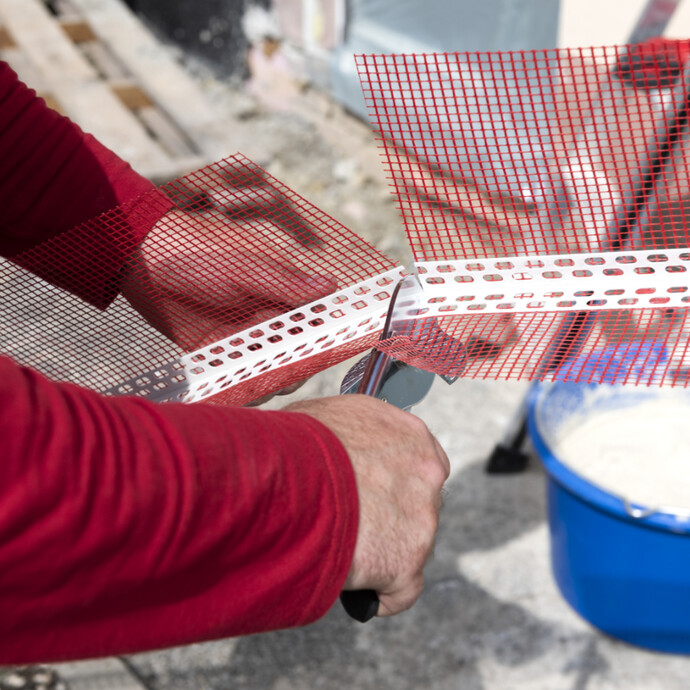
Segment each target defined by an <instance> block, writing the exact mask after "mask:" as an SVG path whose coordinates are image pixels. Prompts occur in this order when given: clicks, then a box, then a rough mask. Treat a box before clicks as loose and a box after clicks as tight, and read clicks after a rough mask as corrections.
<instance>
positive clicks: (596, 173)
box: [0, 40, 690, 403]
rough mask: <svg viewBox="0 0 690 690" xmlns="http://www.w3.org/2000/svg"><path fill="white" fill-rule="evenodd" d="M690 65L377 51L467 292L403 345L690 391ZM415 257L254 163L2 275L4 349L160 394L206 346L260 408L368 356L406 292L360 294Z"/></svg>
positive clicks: (375, 97) (427, 228) (560, 55)
mask: <svg viewBox="0 0 690 690" xmlns="http://www.w3.org/2000/svg"><path fill="white" fill-rule="evenodd" d="M689 52H690V49H689V44H688V43H687V42H670V41H661V40H656V41H652V42H649V43H646V44H644V45H640V46H628V47H618V48H607V49H588V50H551V51H533V52H520V53H491V54H459V53H458V54H434V55H392V56H359V57H358V58H357V62H358V67H359V72H360V75H361V79H362V85H363V89H364V94H365V98H366V101H367V103H368V107H369V110H370V113H371V116H372V120H373V122H374V125H375V127H376V128H377V129H378V132H379V134H380V137H381V141H382V144H383V145H382V153H383V157H384V165H385V168H386V171H387V173H388V176H389V178H390V180H391V182H392V187H393V189H394V191H395V194H396V196H397V200H398V204H399V208H400V212H401V215H402V220H403V225H404V228H405V231H406V233H407V236H408V238H409V242H410V245H411V248H412V250H413V253H414V256H415V259H416V261H417V262H418V266H419V268H420V275H421V278H422V280H423V282H425V284H426V286H427V288H431V287H438V284H445V285H446V286H447V287H449V290H448V292H447V293H446V294H443V293H439V292H438V291H437V292H435V293H434V294H435V295H436V296H434V297H433V298H429V300H428V302H427V306H428V308H429V309H430V311H431V312H432V313H435V314H436V315H435V316H434V317H433V318H431V317H427V316H425V315H424V314H425V313H427V312H426V311H424V312H423V313H421V314H418V315H417V316H418V317H419V318H417V319H416V323H415V326H414V328H411V329H408V330H407V331H406V335H405V336H404V337H403V336H400V337H397V338H394V339H392V340H389V341H387V342H386V343H383V344H382V345H381V347H382V348H383V349H386V350H388V351H389V352H391V353H392V354H393V355H394V356H396V357H398V358H399V359H402V360H403V361H407V362H409V363H412V364H415V365H417V366H421V367H423V368H426V369H430V370H432V371H436V372H437V373H441V374H446V375H450V376H471V377H484V378H513V379H521V378H523V379H524V378H528V379H531V378H555V379H561V380H571V381H596V382H626V383H637V384H640V383H642V384H651V383H653V384H671V385H683V386H685V385H688V384H689V383H690V355H688V333H690V323H687V321H688V319H687V308H686V307H685V306H684V304H685V303H686V302H687V303H688V304H690V292H689V291H688V288H689V285H688V280H687V275H688V267H689V266H690V249H688V251H687V252H686V251H685V248H687V247H688V246H689V245H690V238H689V237H688V230H687V222H686V217H687V215H688V213H690V193H689V192H688V180H689V178H690V176H689V175H688V139H689V135H688V91H689V90H688V83H689V82H688V68H687V66H686V65H687V62H688V54H689ZM151 226H153V229H152V230H150V232H148V230H149V229H150V228H151ZM146 232H148V234H147V236H146V239H145V240H144V242H143V244H142V243H141V238H142V235H143V234H144V233H146ZM635 252H637V253H635ZM605 254H608V255H607V256H605ZM556 255H559V258H558V259H557V260H555V259H552V260H550V261H551V263H550V264H549V265H550V268H548V270H547V269H546V268H543V266H545V264H544V261H543V260H544V259H545V258H546V257H553V256H556ZM585 255H586V258H580V259H578V257H584V256H585ZM516 257H517V258H516ZM439 262H441V263H443V262H446V263H447V265H445V266H441V265H440V263H439ZM123 265H124V266H125V269H122V266H123ZM433 265H436V269H437V272H436V273H433V270H436V269H434V268H433ZM520 265H521V266H522V268H520ZM429 266H431V267H432V268H429ZM487 267H489V269H490V270H485V269H486V268H487ZM514 267H515V270H513V268H514ZM540 267H541V268H540ZM393 268H395V264H394V262H392V261H391V260H389V259H388V258H387V257H385V256H384V255H383V254H382V253H381V252H379V251H377V250H376V249H375V248H373V247H371V246H369V245H368V244H367V243H366V242H364V241H363V240H362V239H361V238H359V237H358V236H356V235H355V234H354V233H352V232H350V231H348V230H347V229H346V228H344V227H343V226H342V225H340V224H338V223H337V222H336V221H334V220H333V219H332V218H330V217H328V216H327V215H325V214H324V213H322V212H321V211H319V210H318V209H317V208H315V207H314V206H312V205H310V204H309V203H307V202H306V201H305V200H304V199H303V198H301V197H300V196H298V195H297V194H295V193H294V192H292V191H291V190H290V189H288V188H287V187H285V186H284V185H282V184H281V183H279V182H278V181H277V180H275V179H273V178H272V177H270V176H269V175H268V174H267V173H266V172H265V171H263V170H261V169H260V168H258V167H257V166H256V165H254V164H252V163H251V162H250V161H248V160H246V159H244V158H242V157H240V156H235V157H233V158H230V159H227V160H225V161H221V162H219V163H217V164H214V165H212V166H209V167H207V168H204V169H203V170H200V171H198V172H196V173H193V174H191V175H188V176H186V177H184V178H182V179H180V180H177V181H175V182H172V183H170V184H168V185H166V186H164V187H163V188H161V190H153V191H152V192H150V193H149V194H147V195H144V196H143V197H141V198H139V199H136V200H134V201H132V202H130V203H128V204H126V205H123V206H122V207H120V208H118V209H114V210H113V211H111V212H109V213H107V214H105V215H104V216H102V217H100V218H97V219H94V220H92V221H89V222H88V223H85V224H84V225H82V226H79V227H78V228H74V229H73V230H70V231H69V232H67V233H64V234H62V235H60V236H59V237H58V238H56V239H55V240H54V241H52V242H48V243H44V244H43V245H40V246H38V247H36V248H34V249H32V250H31V251H28V252H25V253H24V254H21V255H19V256H16V257H13V258H12V261H11V262H10V261H4V262H2V263H1V264H0V285H1V286H2V288H1V289H2V291H3V300H2V301H1V302H0V309H2V317H3V323H4V324H5V328H4V330H3V331H2V333H0V348H2V350H3V351H4V352H6V353H8V354H10V355H12V356H14V357H15V358H16V359H17V360H19V361H20V362H23V363H25V364H28V365H31V366H34V367H36V368H38V369H40V370H42V371H44V372H46V373H47V374H49V375H50V376H51V377H53V378H55V379H58V380H69V381H74V382H77V383H80V384H82V385H86V386H89V387H91V388H95V389H97V390H109V389H113V388H114V387H115V388H117V387H118V386H119V385H120V384H121V383H122V382H123V381H125V382H127V384H126V386H120V387H119V389H118V390H119V392H128V391H130V390H131V391H134V392H138V393H139V394H145V393H144V392H142V391H141V390H140V391H137V389H136V386H137V385H138V384H137V382H136V381H134V382H132V381H131V380H132V378H133V377H135V378H136V377H139V378H140V379H141V380H142V381H143V382H144V383H145V384H146V385H148V384H149V383H151V380H150V379H151V377H150V376H141V373H142V372H151V371H152V370H154V369H155V368H156V367H163V366H164V365H167V364H169V363H170V362H173V363H175V362H176V361H177V360H178V359H179V358H180V357H182V359H183V360H184V357H183V355H184V353H188V352H195V351H196V352H195V354H194V355H193V358H192V359H191V366H190V371H191V374H194V375H197V374H196V373H195V363H196V368H198V369H199V370H204V371H205V367H206V368H208V369H209V370H212V369H213V367H214V366H218V367H219V368H218V369H217V371H216V373H212V374H210V375H209V383H208V384H207V383H205V382H202V383H200V384H199V389H200V390H203V387H204V386H206V385H209V386H211V387H209V388H208V391H213V392H216V391H217V390H221V389H222V392H221V393H220V394H218V395H215V398H214V399H215V400H219V401H222V402H230V403H245V402H248V401H250V400H252V399H255V398H257V397H260V396H262V395H264V394H266V393H268V392H272V391H275V390H276V389H279V388H281V387H284V386H287V385H289V384H291V383H294V382H296V381H298V380H301V379H303V378H306V377H307V376H309V375H311V374H313V373H315V372H317V371H320V370H322V369H325V368H327V367H328V366H331V365H332V364H334V363H336V362H339V361H341V360H343V359H346V358H348V357H350V356H352V355H354V354H356V353H358V352H360V351H362V350H364V349H366V348H368V347H370V346H371V345H372V344H373V342H374V340H375V339H376V337H377V335H378V331H380V326H377V324H379V323H380V319H381V317H382V316H385V309H384V312H383V314H377V313H376V312H377V309H378V306H377V304H376V300H384V298H386V297H389V296H390V293H389V292H388V290H389V288H388V287H385V285H384V283H383V282H382V283H381V284H380V285H381V287H379V285H378V284H376V285H374V286H373V287H372V286H369V287H366V286H364V287H362V281H368V280H370V279H373V278H376V279H377V280H378V278H380V277H381V276H382V275H383V274H386V272H390V271H391V270H392V269H393ZM528 269H529V270H528ZM430 271H431V272H430ZM444 271H445V272H446V273H443V272H444ZM472 271H483V272H481V273H475V274H474V275H477V276H479V275H481V277H479V278H473V273H472ZM506 271H508V273H506ZM446 274H447V276H449V277H447V278H444V277H443V276H444V275H446ZM39 276H40V277H39ZM631 277H632V279H631ZM659 277H663V278H664V280H660V281H659V280H657V281H656V282H654V281H655V279H656V278H659ZM508 278H509V279H508ZM42 279H46V280H48V281H49V282H48V283H46V282H44V281H43V280H42ZM638 279H639V281H640V282H639V283H636V282H635V281H637V280H638ZM386 280H387V281H389V282H390V281H391V280H392V279H391V277H390V276H388V277H387V278H386ZM444 281H448V282H446V283H444ZM516 281H521V282H520V285H519V288H518V287H516V284H517V283H516ZM559 281H560V282H559ZM616 281H619V282H618V283H617V282H616ZM650 281H651V282H650ZM432 283H435V285H433V286H432ZM461 283H462V284H463V289H464V291H463V292H461V293H457V291H455V292H453V291H452V290H450V287H452V286H453V285H459V284H461ZM468 285H469V286H470V287H469V288H468ZM353 286H355V287H354V290H353V292H352V294H351V295H350V296H349V297H347V296H344V295H343V293H342V292H338V291H342V290H343V289H345V288H348V289H349V288H350V287H353ZM511 286H512V287H511ZM360 290H361V292H358V291H360ZM685 293H688V295H687V296H686V295H685ZM360 294H361V295H362V298H361V299H360V296H359V295H360ZM548 300H551V301H548ZM309 304H311V306H310V307H306V306H305V308H304V312H305V313H304V314H295V313H294V310H295V309H296V308H298V310H299V309H301V308H302V306H303V305H309ZM381 304H382V305H383V306H384V307H385V304H383V301H382V302H381ZM547 304H548V305H549V306H548V307H545V305H547ZM372 305H373V307H372ZM669 305H670V306H669ZM360 307H362V308H363V307H366V308H367V309H369V311H367V314H368V316H367V317H366V318H364V317H360V318H358V317H357V309H359V308H360ZM434 308H436V309H437V311H436V312H433V309H434ZM379 311H380V310H379ZM363 313H364V312H362V314H363ZM281 315H288V317H286V318H284V319H283V321H286V322H287V321H288V320H289V318H302V319H303V320H304V321H303V323H304V324H306V326H304V327H303V326H301V325H299V324H296V325H293V324H292V323H289V324H287V325H285V324H283V323H282V322H280V318H279V317H280V316H281ZM276 319H277V321H276ZM328 319H330V320H331V321H332V322H333V323H334V324H335V325H334V326H333V330H332V331H329V332H328V333H326V332H325V331H319V332H318V334H317V330H316V329H317V328H319V327H320V326H321V325H323V324H324V323H325V321H327V320H328ZM338 319H342V322H338V323H342V324H345V323H346V322H348V319H349V320H350V321H351V322H352V323H353V324H355V327H354V329H353V330H352V331H347V327H346V326H343V327H340V326H339V325H338V323H336V322H337V320H338ZM377 319H378V320H377ZM271 320H273V321H271ZM279 322H280V323H279ZM326 325H327V326H328V325H329V324H326ZM274 327H275V328H277V329H281V328H283V329H284V330H278V331H275V332H274V331H272V330H271V329H272V328H274ZM312 327H313V329H314V330H313V332H314V334H315V335H314V336H313V338H312V339H311V340H309V334H310V333H311V332H312V331H310V330H309V329H310V328H312ZM377 328H378V330H376V329H377ZM358 329H359V330H358ZM346 331H347V333H346ZM297 332H299V334H300V335H299V337H300V338H304V341H303V342H302V341H300V343H301V344H298V345H295V347H294V349H293V350H291V351H290V352H287V350H284V348H285V347H286V342H287V340H288V339H289V337H292V334H293V333H297ZM161 333H162V334H164V336H165V337H163V335H161ZM243 333H244V335H243V336H242V337H237V338H235V340H236V341H237V343H240V341H242V343H241V345H242V347H243V348H244V349H243V350H242V351H240V350H234V349H233V348H235V344H233V343H234V341H233V339H232V338H229V336H233V335H234V334H240V335H242V334H243ZM343 333H345V335H343ZM281 334H282V335H281ZM338 337H340V338H341V339H342V342H341V341H340V340H338ZM348 338H351V339H349V340H348ZM219 341H222V342H223V343H225V344H224V345H223V346H220V345H218V342H219ZM211 345H213V346H212V347H211ZM199 348H202V350H201V351H199ZM327 348H330V349H327ZM257 353H258V354H257ZM221 355H222V357H224V358H225V359H222V357H221ZM250 355H251V357H254V359H251V357H250ZM254 355H256V356H254ZM216 356H218V357H219V359H218V360H217V361H216V360H214V357H216ZM235 357H239V358H241V357H246V359H245V360H242V361H243V362H244V361H246V362H247V365H246V367H245V368H243V367H242V366H240V367H239V370H237V368H236V370H235V371H234V373H233V374H232V377H231V376H230V375H229V374H228V372H227V371H225V370H223V371H221V370H222V369H223V367H225V365H224V364H223V362H229V361H232V360H233V358H235ZM194 358H197V359H194ZM178 364H179V362H178ZM221 365H222V366H221ZM175 371H176V370H173V375H174V374H175ZM166 375H167V374H166ZM204 375H205V374H204ZM155 376H156V374H155V373H154V376H153V378H154V379H155ZM182 378H183V379H184V377H182ZM166 380H167V379H166ZM172 384H174V385H172ZM172 384H170V381H168V383H165V384H164V383H163V381H162V379H161V381H159V383H158V384H156V385H160V386H164V385H172V387H173V388H174V387H175V385H176V384H175V378H174V376H173V378H172ZM214 386H215V387H214ZM223 387H224V388H223Z"/></svg>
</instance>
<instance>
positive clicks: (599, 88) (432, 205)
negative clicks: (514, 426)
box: [356, 39, 690, 385]
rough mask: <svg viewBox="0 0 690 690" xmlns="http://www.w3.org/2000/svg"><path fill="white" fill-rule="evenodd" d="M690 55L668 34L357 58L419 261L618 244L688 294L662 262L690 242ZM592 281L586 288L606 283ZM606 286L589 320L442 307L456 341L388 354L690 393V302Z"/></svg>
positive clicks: (456, 367)
mask: <svg viewBox="0 0 690 690" xmlns="http://www.w3.org/2000/svg"><path fill="white" fill-rule="evenodd" d="M688 53H689V44H688V42H686V41H682V42H679V41H666V40H659V39H657V40H654V41H650V42H648V43H645V44H641V45H636V46H623V47H613V48H599V49H575V50H549V51H535V52H516V53H488V54H487V53H474V54H466V53H464V54H463V53H452V54H420V55H363V56H358V57H357V58H356V59H357V64H358V70H359V74H360V79H361V82H362V87H363V91H364V97H365V101H366V104H367V107H368V111H369V113H370V117H371V120H372V122H373V124H374V127H375V128H376V129H377V130H378V133H379V135H380V138H381V141H382V155H383V158H384V166H385V169H386V171H387V174H388V175H389V179H390V181H391V185H392V188H393V190H394V192H395V194H396V196H397V200H398V204H399V208H400V211H401V214H402V218H403V222H404V226H405V230H406V232H407V236H408V238H409V242H410V245H411V248H412V250H413V253H414V256H415V258H416V260H417V261H418V262H423V261H459V262H462V261H463V260H466V259H472V260H477V259H491V258H497V259H499V258H505V257H515V256H518V257H523V256H530V257H535V256H536V257H537V259H536V260H535V263H536V264H538V256H539V255H551V254H579V253H596V252H621V260H623V259H622V256H623V254H624V253H625V252H626V251H630V250H650V251H653V252H654V253H655V256H656V257H658V258H657V259H656V260H658V261H660V262H661V265H660V266H659V268H657V269H656V270H659V271H663V270H664V269H665V270H667V271H670V270H674V271H677V272H678V273H679V275H678V281H677V284H676V285H675V286H674V287H673V288H672V289H673V290H674V291H676V292H679V291H680V292H684V291H687V290H688V280H687V278H686V277H685V276H686V275H687V273H686V270H687V267H686V266H685V265H678V266H667V267H664V266H663V262H664V261H665V260H666V257H665V255H664V254H663V250H666V249H670V248H684V247H688V246H689V245H690V239H689V238H688V229H687V227H688V226H687V219H688V218H689V217H690V213H689V211H690V190H689V186H688V181H689V178H690V176H689V174H688V89H687V86H688V73H689V70H688ZM680 256H681V260H682V261H685V260H687V259H690V253H689V254H687V255H686V254H681V255H680ZM650 260H651V258H650ZM645 270H650V269H645ZM681 273H684V274H685V275H680V274H681ZM589 274H590V276H593V277H591V278H587V279H586V280H584V281H583V283H582V293H581V294H582V295H586V290H587V287H588V285H587V280H596V276H597V273H596V271H590V272H589ZM422 277H423V275H422ZM545 277H549V276H545ZM612 287H615V286H612ZM476 289H477V295H478V299H479V300H480V301H481V300H489V299H491V298H494V299H501V300H503V301H505V302H506V303H508V304H510V300H511V299H513V298H514V297H515V296H514V295H510V294H504V291H503V290H501V285H500V284H499V283H492V284H491V285H488V284H484V285H477V288H476ZM523 290H524V291H526V292H527V291H529V290H530V287H529V285H525V287H524V288H523ZM482 291H484V292H482ZM484 293H486V294H484ZM489 293H491V294H490V295H489ZM689 294H690V293H689ZM606 295H607V297H606V299H604V300H600V301H599V302H596V303H593V304H592V305H590V306H600V305H601V306H602V309H601V310H600V311H598V312H597V311H593V312H587V314H585V313H584V312H574V311H571V312H570V313H558V312H555V311H550V312H547V311H541V312H539V313H537V312H536V311H535V312H533V313H530V312H529V309H523V310H522V311H520V310H515V311H513V312H512V313H506V314H496V315H489V314H487V315H486V316H482V315H481V314H478V313H477V312H470V313H466V315H457V316H451V315H449V316H447V317H445V316H444V318H443V319H442V321H441V322H439V324H436V325H440V326H441V327H442V329H443V331H444V332H445V337H443V338H440V339H437V340H438V342H437V343H436V344H435V345H433V346H432V347H430V346H429V342H425V340H424V338H421V339H418V342H412V341H411V340H410V338H400V339H398V340H396V341H393V342H390V343H388V345H387V346H386V347H387V348H388V349H389V350H390V351H391V352H393V353H394V354H396V355H397V356H399V357H400V358H402V359H404V360H407V361H410V362H412V363H416V364H418V365H421V366H424V367H425V368H430V369H432V370H434V371H437V372H438V373H444V374H452V375H458V374H461V375H464V376H476V377H479V376H481V377H491V378H543V377H546V376H554V375H556V376H560V377H562V378H567V379H573V380H575V379H576V380H581V381H621V382H622V381H628V382H635V383H670V384H681V385H686V384H687V382H688V379H689V377H688V374H689V372H690V368H689V365H690V360H689V358H688V357H687V356H686V350H687V343H688V337H687V332H688V331H687V328H688V326H690V322H688V320H687V318H686V317H687V312H686V310H685V308H682V307H679V308H674V309H670V308H663V307H662V305H663V304H664V301H665V299H666V298H665V297H664V295H663V294H661V293H659V294H658V300H656V302H655V301H654V300H652V301H653V302H654V303H655V305H656V304H658V305H659V308H651V309H630V310H625V311H623V310H619V309H615V308H612V305H613V304H614V302H612V300H614V299H615V300H616V302H615V306H618V305H619V304H620V305H621V306H632V305H634V304H635V303H636V302H637V301H639V300H638V299H637V296H636V295H635V290H628V291H627V292H626V294H625V295H622V296H621V295H620V294H619V293H618V292H617V291H616V290H611V291H609V292H607V293H606ZM535 299H537V300H538V299H539V296H536V297H535ZM655 299H656V298H655ZM684 299H685V300H690V297H687V298H684ZM607 302H608V303H607ZM605 303H607V304H605ZM559 306H563V307H564V311H565V309H567V308H568V303H565V302H564V303H563V304H562V305H559ZM604 306H605V307H606V308H605V309H604V308H603V307H604ZM460 307H462V305H460ZM451 309H456V311H461V309H458V305H449V311H450V310H451ZM421 332H424V329H421ZM427 334H428V329H427ZM554 372H558V373H556V374H555V373H554Z"/></svg>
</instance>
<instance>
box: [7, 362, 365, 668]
mask: <svg viewBox="0 0 690 690" xmlns="http://www.w3.org/2000/svg"><path fill="white" fill-rule="evenodd" d="M2 381H3V384H2V388H1V389H0V406H1V408H2V414H1V415H0V439H2V441H0V443H2V444H4V446H5V447H4V448H3V450H2V455H3V458H5V460H4V462H3V464H2V466H1V467H0V473H1V474H2V481H1V482H0V487H2V488H1V489H0V490H1V491H2V493H3V499H2V503H3V506H4V510H3V511H2V513H1V515H2V517H1V518H0V592H2V597H3V602H2V609H3V616H2V620H0V663H2V662H5V663H21V662H30V661H33V660H50V659H61V658H75V657H84V656H95V655H104V654H115V653H122V652H131V651H136V650H142V649H147V648H154V647H161V646H169V645H176V644H183V643H186V642H192V641H198V640H201V639H210V638H213V637H220V636H229V635H237V634H246V633H250V632H257V631H261V630H268V629H273V628H279V627H288V626H292V625H299V624H303V623H306V622H309V621H311V620H314V619H316V618H318V617H319V616H320V615H322V614H323V613H324V612H325V611H326V610H327V609H328V608H329V606H330V605H331V604H332V603H333V601H335V599H336V597H337V594H338V592H339V591H340V589H341V587H342V585H343V582H344V581H345V578H346V576H347V573H348V569H349V566H350V561H351V558H352V553H353V550H354V545H355V540H356V531H357V492H356V488H355V483H354V477H353V473H352V468H351V466H350V463H349V460H348V458H347V456H346V454H345V451H344V450H343V448H342V446H341V445H340V443H339V442H338V441H337V440H336V439H335V437H334V436H332V434H331V432H329V431H328V430H327V429H326V428H325V427H323V426H322V425H320V424H319V423H317V422H316V421H315V420H313V419H312V418H310V417H307V416H305V415H301V414H299V415H297V414H289V413H281V412H265V411H259V410H249V409H244V408H234V409H228V408H220V407H212V406H206V405H191V406H189V405H188V406H182V405H167V406H161V405H158V406H157V405H152V404H150V403H147V402H145V401H141V400H136V399H125V398H121V399H104V398H101V397H99V396H97V395H95V394H92V393H90V392H87V391H83V390H81V389H77V388H75V387H73V386H67V385H57V384H53V383H50V382H48V381H46V380H45V379H42V378H41V377H39V376H38V375H36V374H34V373H33V372H29V371H27V370H22V369H20V368H18V367H16V366H14V365H13V364H11V363H9V364H8V360H3V377H2ZM22 420H27V421H22Z"/></svg>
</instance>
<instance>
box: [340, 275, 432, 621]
mask: <svg viewBox="0 0 690 690" xmlns="http://www.w3.org/2000/svg"><path fill="white" fill-rule="evenodd" d="M421 296H422V286H421V283H420V282H419V278H418V277H417V275H416V274H414V273H411V274H409V275H407V276H406V277H405V278H403V279H402V280H400V281H399V282H398V284H397V285H396V286H395V289H394V290H393V293H392V296H391V301H390V305H389V307H388V313H387V315H386V320H385V323H384V326H383V331H382V332H381V337H380V339H379V342H382V341H384V340H387V339H389V338H392V337H394V336H396V335H404V334H408V333H410V331H411V330H412V329H413V328H414V317H415V316H416V315H418V313H419V310H420V303H421ZM434 378H435V375H434V374H433V373H431V372H428V371H424V370H423V369H417V368H416V367H412V366H409V365H407V364H404V363H402V362H399V361H398V360H396V359H394V358H393V357H391V355H389V354H387V353H386V352H383V351H381V350H379V349H378V348H376V347H375V348H374V349H373V350H372V351H371V353H370V354H368V355H367V356H366V357H365V358H364V359H361V360H359V361H358V362H357V363H356V364H355V365H354V366H353V367H352V368H351V369H350V371H349V372H348V373H347V374H346V376H345V378H344V379H343V382H342V385H341V387H340V392H341V394H347V393H359V394H363V395H370V396H373V397H375V398H379V399H380V400H384V401H385V402H388V403H390V404H391V405H395V406H396V407H399V408H400V409H402V410H409V409H410V408H411V407H412V406H413V405H416V404H417V403H419V402H421V401H422V400H423V398H424V397H425V396H426V394H427V393H428V392H429V390H430V388H431V385H432V384H433V381H434ZM340 601H341V602H342V604H343V607H344V608H345V611H347V613H348V614H349V615H350V616H351V617H352V618H354V619H355V620H358V621H360V622H362V623H365V622H366V621H368V620H371V619H372V618H373V617H374V616H375V615H376V613H377V611H378V608H379V598H378V595H377V594H376V592H375V591H374V590H372V589H365V590H355V591H343V592H342V593H341V595H340Z"/></svg>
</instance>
